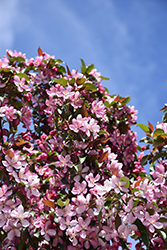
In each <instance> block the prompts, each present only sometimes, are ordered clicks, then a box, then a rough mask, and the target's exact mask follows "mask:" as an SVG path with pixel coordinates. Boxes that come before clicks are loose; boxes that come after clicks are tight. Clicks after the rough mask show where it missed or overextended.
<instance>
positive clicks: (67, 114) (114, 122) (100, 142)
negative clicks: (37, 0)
mask: <svg viewBox="0 0 167 250" xmlns="http://www.w3.org/2000/svg"><path fill="white" fill-rule="evenodd" d="M81 63H82V66H81V73H79V72H78V70H72V71H70V69H69V67H68V66H67V65H64V64H63V62H62V61H61V60H59V59H55V58H54V56H50V55H48V54H46V53H44V52H43V51H42V50H41V48H39V49H38V56H37V57H36V58H35V59H34V58H31V59H27V58H26V56H25V54H22V53H20V52H19V53H18V52H16V51H15V52H12V51H10V50H8V51H7V56H4V57H3V59H1V60H0V242H1V244H0V249H1V250H2V249H4V250H6V249H11V250H37V249H38V250H41V249H48V250H49V249H68V250H75V249H79V250H85V249H98V250H104V249H109V250H110V249H113V250H118V249H120V248H122V249H131V243H130V242H129V239H130V237H131V238H133V239H134V240H135V242H136V249H137V250H139V249H140V250H143V249H146V248H147V249H150V250H152V249H153V250H154V249H167V243H166V242H167V209H166V206H167V182H166V179H167V157H166V148H167V106H165V107H164V108H163V111H164V117H163V121H162V123H160V124H157V125H156V127H155V129H154V127H153V125H152V124H151V123H149V124H148V126H146V125H143V124H138V126H140V127H141V128H142V129H143V130H144V131H145V132H146V137H145V138H143V139H142V142H145V143H146V144H147V145H148V146H142V147H140V146H138V143H137V134H136V133H135V132H133V130H132V125H134V124H136V119H137V116H136V114H137V111H136V110H135V109H134V107H133V106H129V105H128V102H129V101H130V98H129V97H121V96H119V95H110V94H109V92H108V90H107V89H106V88H104V87H103V85H102V83H101V81H102V80H107V79H106V78H105V77H102V76H101V74H100V73H98V72H97V70H96V69H95V67H94V65H93V64H91V65H88V66H86V65H85V63H84V61H83V60H82V59H81ZM63 65H64V66H63ZM145 149H147V151H146V153H145V154H144V150H145ZM148 149H149V151H148ZM147 152H149V153H147ZM147 163H148V164H150V169H151V171H150V173H149V174H147V173H146V169H145V168H144V166H145V165H146V164H147Z"/></svg>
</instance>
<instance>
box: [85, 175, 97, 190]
mask: <svg viewBox="0 0 167 250" xmlns="http://www.w3.org/2000/svg"><path fill="white" fill-rule="evenodd" d="M99 179H100V175H99V174H97V175H96V176H95V177H93V174H92V173H90V174H88V175H86V176H85V180H86V181H87V183H88V187H94V185H95V182H97V181H98V180H99Z"/></svg>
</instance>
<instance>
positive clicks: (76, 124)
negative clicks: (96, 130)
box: [69, 114, 83, 133]
mask: <svg viewBox="0 0 167 250" xmlns="http://www.w3.org/2000/svg"><path fill="white" fill-rule="evenodd" d="M82 126H83V118H82V115H81V114H79V115H78V116H77V119H75V118H73V119H72V124H70V125H69V128H70V129H71V130H73V131H74V132H76V133H78V132H79V130H80V129H81V127H82Z"/></svg>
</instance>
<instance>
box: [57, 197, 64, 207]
mask: <svg viewBox="0 0 167 250" xmlns="http://www.w3.org/2000/svg"><path fill="white" fill-rule="evenodd" d="M57 205H59V206H60V207H64V202H63V201H62V200H61V199H58V200H57Z"/></svg>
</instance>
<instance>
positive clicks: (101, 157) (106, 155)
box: [99, 151, 108, 163]
mask: <svg viewBox="0 0 167 250" xmlns="http://www.w3.org/2000/svg"><path fill="white" fill-rule="evenodd" d="M107 157H108V151H106V152H103V153H102V154H101V156H100V159H99V162H100V163H101V162H103V161H104V160H105V159H107Z"/></svg>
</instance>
